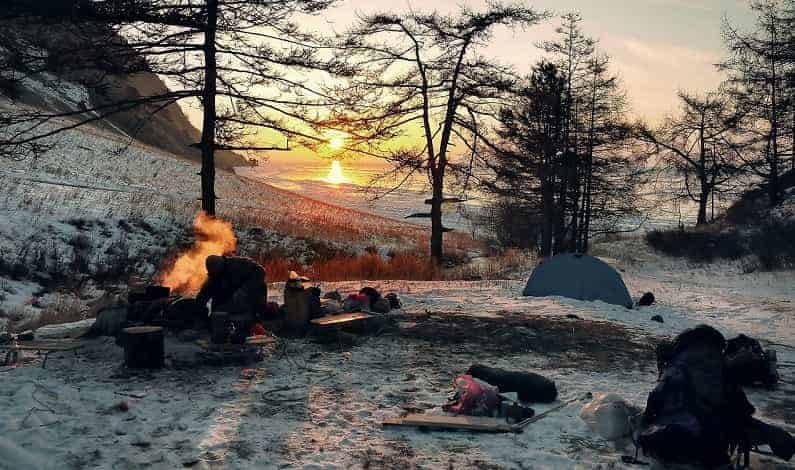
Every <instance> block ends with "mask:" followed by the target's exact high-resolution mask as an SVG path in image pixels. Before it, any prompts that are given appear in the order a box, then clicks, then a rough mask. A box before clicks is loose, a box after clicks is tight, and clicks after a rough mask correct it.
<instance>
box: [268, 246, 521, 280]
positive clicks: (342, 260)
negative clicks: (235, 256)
mask: <svg viewBox="0 0 795 470" xmlns="http://www.w3.org/2000/svg"><path fill="white" fill-rule="evenodd" d="M535 259H536V258H535V256H534V255H532V254H530V253H527V252H522V251H519V250H510V251H508V252H506V253H504V254H503V255H500V256H494V257H490V258H486V259H481V260H478V261H477V262H474V263H469V264H465V265H462V266H457V267H454V268H448V269H444V268H441V267H438V266H434V264H433V263H432V262H431V259H430V257H428V256H425V255H424V254H422V253H421V252H403V253H398V254H396V255H394V256H390V257H383V256H381V255H379V254H377V253H365V254H363V255H360V256H335V257H333V258H330V259H325V260H318V261H315V262H313V263H310V264H309V265H302V264H301V263H299V262H297V261H295V260H291V259H286V258H281V257H276V258H270V259H265V258H261V259H258V260H257V261H259V262H260V263H261V264H262V265H263V266H264V267H265V270H266V272H267V275H268V282H282V281H286V280H287V276H288V273H289V272H290V271H296V272H298V273H301V274H303V275H305V276H307V277H309V278H311V279H312V280H315V281H326V282H339V281H357V280H364V279H366V280H369V281H383V280H405V281H457V280H477V279H507V278H510V277H511V275H514V274H515V273H518V272H523V271H524V270H527V269H529V268H531V267H532V266H533V265H534V264H535Z"/></svg>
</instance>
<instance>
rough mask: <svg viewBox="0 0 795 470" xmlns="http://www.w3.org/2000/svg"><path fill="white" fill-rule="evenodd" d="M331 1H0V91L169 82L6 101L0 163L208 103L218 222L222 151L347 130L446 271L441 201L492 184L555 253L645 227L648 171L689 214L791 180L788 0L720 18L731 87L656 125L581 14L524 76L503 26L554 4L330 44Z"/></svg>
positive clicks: (508, 210)
mask: <svg viewBox="0 0 795 470" xmlns="http://www.w3.org/2000/svg"><path fill="white" fill-rule="evenodd" d="M334 3H335V2H334V0H267V1H265V0H246V1H242V0H190V1H189V0H108V1H105V2H95V1H91V0H57V1H55V2H48V3H47V5H46V7H44V6H43V5H42V3H41V2H38V1H36V0H9V2H8V6H7V7H4V8H5V9H4V11H3V12H0V23H2V24H3V28H0V39H2V43H3V44H4V45H3V47H2V50H0V95H2V96H4V97H5V98H7V99H12V100H13V99H14V98H15V97H14V93H15V89H16V88H17V87H18V86H20V85H21V84H22V83H24V81H25V80H28V79H30V78H31V77H37V76H41V74H42V73H45V72H54V73H57V74H58V75H60V76H65V77H69V79H70V80H75V81H78V82H80V83H81V84H82V85H84V86H86V87H90V88H93V89H95V90H96V92H97V93H100V94H101V93H102V90H103V88H107V87H108V86H111V85H112V84H113V83H114V82H113V79H114V78H115V79H118V78H119V77H124V76H134V75H135V74H140V73H144V72H145V73H152V74H156V75H158V76H160V77H163V78H165V79H167V80H168V81H169V84H170V87H169V89H168V91H167V92H163V93H158V94H152V95H149V96H141V97H139V98H136V99H134V100H129V99H124V100H117V101H113V100H110V101H107V100H106V101H103V102H102V104H95V103H87V104H86V105H85V106H82V107H81V108H80V109H77V110H64V111H63V112H45V111H42V110H40V109H35V108H26V107H16V108H12V109H11V110H3V111H0V126H2V132H0V156H5V157H7V158H20V157H24V156H29V155H36V154H40V153H42V152H44V151H45V150H46V142H47V138H48V137H51V136H53V135H56V134H57V133H58V132H62V131H64V130H68V129H72V128H75V127H79V126H81V125H86V124H91V123H94V122H97V121H101V120H102V119H105V118H107V117H108V116H112V115H113V114H114V113H120V112H125V111H127V110H130V109H137V108H142V109H144V110H145V111H146V113H148V115H154V114H156V113H158V112H160V111H162V110H163V109H165V108H167V107H168V106H172V105H175V104H178V103H181V102H190V103H194V104H196V103H197V104H198V106H199V107H200V109H201V112H202V127H201V139H200V141H199V142H195V143H193V145H194V146H196V147H198V148H199V149H201V152H202V168H201V173H200V180H201V184H200V186H201V202H202V209H203V210H205V211H206V212H207V213H209V214H214V213H215V206H216V197H215V193H214V180H215V153H216V152H217V151H219V150H231V151H237V152H252V153H254V154H261V153H264V152H270V151H279V150H284V149H288V148H289V146H288V145H286V144H282V143H281V142H285V141H290V142H293V143H294V144H298V145H303V146H305V147H307V148H310V149H311V148H317V147H318V146H322V145H325V144H328V140H329V138H328V137H327V136H328V135H329V134H328V132H329V131H334V132H338V133H344V135H345V136H346V141H345V146H344V147H345V148H344V149H343V150H342V151H344V152H346V153H350V154H359V155H368V156H372V157H378V158H381V159H384V160H385V161H387V162H389V163H390V164H391V168H392V171H390V172H389V173H388V174H387V175H384V176H385V177H387V176H388V177H392V178H393V179H394V184H395V186H399V185H401V184H405V183H406V182H407V181H409V180H410V179H411V178H417V177H420V178H423V179H425V180H426V181H427V183H428V187H429V191H430V195H431V197H430V199H429V200H428V201H427V202H428V204H429V206H430V209H429V211H428V213H427V214H424V215H425V216H427V217H429V218H430V219H431V237H430V247H429V251H430V254H431V256H432V257H433V258H434V259H435V260H436V261H437V262H442V260H443V258H444V244H443V236H444V233H445V232H446V231H447V230H448V229H447V228H446V227H444V225H443V210H442V208H443V205H444V203H445V202H449V201H457V200H462V199H465V198H466V195H467V193H469V192H471V191H479V192H484V193H487V194H489V195H490V200H491V201H492V203H491V205H490V206H489V208H490V211H489V217H488V220H489V221H490V222H491V225H492V226H493V227H494V231H495V233H496V234H497V237H498V238H499V239H500V241H502V242H503V243H505V244H510V245H517V246H522V247H525V248H534V249H538V250H539V252H540V253H541V254H542V255H545V256H546V255H552V254H554V253H559V252H565V251H577V252H587V251H588V249H589V247H590V244H591V240H592V239H593V237H594V236H597V235H599V234H603V233H610V232H615V231H620V230H626V229H629V228H628V227H627V221H641V220H642V216H643V211H642V208H641V207H640V204H639V201H641V200H642V199H643V198H642V195H641V192H642V191H643V188H644V186H645V184H646V183H647V178H648V175H649V173H650V168H652V167H653V166H658V167H659V166H661V165H662V166H664V167H665V168H667V169H668V170H669V171H672V172H675V174H676V175H678V176H679V181H681V182H682V183H683V184H682V185H681V186H682V187H683V190H682V192H681V193H677V196H678V197H682V198H689V199H692V200H694V201H696V202H697V203H698V207H699V210H698V220H697V223H698V224H705V223H706V222H707V205H708V202H709V200H710V198H714V196H715V195H716V194H725V193H730V192H736V191H737V190H738V189H739V188H747V187H749V186H750V185H752V184H761V185H762V186H763V187H764V188H765V190H766V192H767V194H768V198H769V202H770V204H771V205H774V204H777V203H778V202H779V201H781V199H782V198H783V196H784V191H783V187H782V183H781V176H782V175H783V173H784V172H786V171H787V170H788V169H789V168H790V167H789V165H792V164H795V160H793V153H795V92H794V91H793V90H795V86H793V83H795V81H794V80H793V63H795V36H793V33H792V31H793V28H792V25H793V24H792V23H793V21H795V8H793V6H795V0H787V1H781V2H773V1H765V2H753V3H752V8H753V9H754V11H755V12H756V13H757V18H758V23H757V27H756V29H755V30H753V31H751V32H742V31H739V30H738V29H736V28H734V27H733V26H732V25H731V24H730V23H729V22H728V21H726V22H725V25H724V39H725V42H726V45H727V49H728V51H729V54H728V56H727V57H726V58H725V60H724V61H723V62H722V63H721V64H719V68H720V69H721V70H722V71H724V72H725V74H726V82H725V83H724V84H723V85H722V86H721V87H720V89H718V90H715V91H711V92H706V93H703V94H698V93H693V92H685V91H682V92H680V94H679V98H680V102H681V111H680V113H679V114H677V115H675V116H671V117H669V118H667V119H665V120H664V122H663V123H661V124H660V125H659V126H656V127H651V126H649V125H647V124H645V123H643V122H632V121H631V118H630V110H629V106H628V99H627V96H626V92H625V91H624V89H623V87H622V84H621V81H620V79H619V76H618V74H617V73H616V72H615V71H614V70H612V67H611V59H610V57H609V56H608V55H606V54H604V52H603V51H600V50H599V47H598V41H597V40H596V39H594V38H591V37H588V35H587V34H586V33H585V32H584V31H583V28H582V26H581V23H582V18H581V17H580V16H579V15H578V14H576V13H570V14H566V15H563V16H562V17H560V27H559V28H558V29H557V32H556V37H555V38H554V39H552V40H550V41H546V42H543V43H541V44H537V45H535V46H537V47H538V48H540V49H541V50H542V51H543V52H544V58H543V59H542V60H541V61H540V62H539V63H537V64H536V65H535V66H534V67H533V68H532V70H530V71H529V73H527V74H526V75H523V74H522V73H520V72H517V71H516V70H514V69H513V68H512V67H510V66H507V65H505V64H501V63H500V62H498V61H496V60H494V59H492V58H489V57H487V56H486V55H485V54H484V49H485V48H486V47H487V46H488V45H489V43H490V41H491V39H492V37H493V34H494V32H495V31H496V30H497V29H498V28H528V27H532V26H535V25H537V24H539V23H541V22H543V21H547V20H549V19H550V18H552V14H551V13H550V12H546V11H539V10H536V9H533V8H531V7H529V6H527V5H525V4H524V3H522V2H516V3H506V2H493V3H490V4H488V5H487V6H486V7H485V8H483V9H481V10H475V9H471V8H468V7H459V8H458V9H457V10H455V11H454V12H452V13H449V14H442V13H439V12H435V11H434V12H420V11H415V10H411V11H407V12H384V13H376V14H370V15H363V16H360V17H358V18H356V20H355V22H354V24H353V25H352V26H350V27H349V28H348V29H347V30H345V31H343V32H341V33H338V34H336V35H333V36H322V35H319V34H317V33H311V32H308V31H305V30H304V28H302V27H301V24H300V19H301V18H303V17H304V15H313V14H319V13H322V12H323V11H325V10H326V9H328V8H330V7H331V6H333V5H334ZM46 30H49V31H58V34H57V35H56V36H53V35H51V34H49V35H48V34H46V33H44V31H46ZM53 37H57V38H58V39H57V40H53V39H52V38H53ZM528 47H529V48H530V47H534V46H533V45H528ZM43 51H46V52H43ZM59 58H60V59H61V60H58V59H59ZM64 59H65V60H64ZM315 74H322V76H323V77H326V79H325V80H317V79H313V80H310V79H309V77H310V76H316V75H315ZM53 86H57V85H53ZM630 225H631V224H630Z"/></svg>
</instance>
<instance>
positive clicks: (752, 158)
mask: <svg viewBox="0 0 795 470" xmlns="http://www.w3.org/2000/svg"><path fill="white" fill-rule="evenodd" d="M751 8H752V10H753V11H754V12H755V13H756V14H757V21H756V29H755V30H753V31H751V32H743V31H740V30H739V29H737V28H736V27H734V26H733V25H731V24H730V23H729V22H728V21H725V22H724V28H723V29H724V31H723V35H724V42H725V43H726V46H727V48H728V49H729V56H728V57H727V58H726V59H725V60H724V61H723V62H722V63H721V64H719V69H720V70H722V71H724V72H726V73H727V74H728V79H727V82H726V86H727V88H728V89H729V90H730V91H731V93H732V94H733V96H734V97H735V100H736V103H737V107H738V108H740V109H744V110H746V113H745V119H743V121H741V122H740V123H739V126H738V128H739V129H738V130H739V131H741V132H743V134H744V135H745V136H746V137H745V138H746V139H747V140H749V141H754V142H755V143H756V145H755V146H748V147H746V149H745V151H744V152H743V155H742V157H743V158H744V159H745V160H746V163H748V165H746V167H747V168H748V169H749V170H750V171H751V172H753V174H754V175H755V176H757V177H758V178H759V179H760V180H761V183H762V185H763V186H764V187H766V189H767V194H768V202H769V204H770V206H775V205H776V204H778V203H779V202H780V201H781V200H782V197H783V188H782V184H781V175H782V173H783V171H785V170H786V162H787V160H788V159H792V157H793V155H792V153H791V152H787V145H786V144H787V140H788V139H789V138H790V137H791V138H792V139H793V140H792V142H790V144H791V145H790V147H791V148H792V149H795V134H791V132H787V130H788V129H790V131H792V129H795V126H792V125H791V123H790V121H791V120H792V119H795V114H793V112H792V106H793V103H792V101H791V99H790V98H791V97H792V95H793V93H792V89H793V86H792V83H793V82H792V79H793V65H795V47H793V44H795V40H793V34H792V26H793V24H795V21H792V19H791V18H790V16H791V15H790V14H788V13H787V9H786V8H785V6H784V5H783V3H782V2H780V1H777V0H763V1H754V2H751Z"/></svg>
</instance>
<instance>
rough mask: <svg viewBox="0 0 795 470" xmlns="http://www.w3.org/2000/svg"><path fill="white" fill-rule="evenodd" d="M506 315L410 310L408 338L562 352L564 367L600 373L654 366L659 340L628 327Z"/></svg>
mask: <svg viewBox="0 0 795 470" xmlns="http://www.w3.org/2000/svg"><path fill="white" fill-rule="evenodd" d="M498 315H500V318H476V317H471V316H467V315H459V314H448V313H423V314H406V315H403V316H402V317H401V318H400V334H401V336H403V337H405V338H410V339H415V340H420V341H426V342H429V343H433V344H435V345H439V346H445V345H446V346H449V347H451V348H452V349H453V350H454V351H455V350H457V349H460V350H462V351H464V350H467V349H469V350H473V351H481V352H485V353H493V354H517V353H536V354H540V355H547V356H550V355H552V356H557V359H558V360H557V363H558V364H559V367H562V368H583V367H586V368H588V369H590V370H594V371H605V370H612V369H615V368H616V366H624V367H632V368H639V367H643V366H647V367H654V365H655V364H656V363H655V353H654V350H655V347H656V345H657V342H658V340H657V339H656V338H654V337H651V336H640V337H639V336H638V334H637V332H635V331H630V330H629V329H627V328H626V327H624V326H622V325H618V324H616V323H610V322H601V321H592V320H583V319H579V318H567V317H550V316H541V315H527V314H516V313H511V312H500V313H499V314H498Z"/></svg>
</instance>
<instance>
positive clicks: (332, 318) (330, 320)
mask: <svg viewBox="0 0 795 470" xmlns="http://www.w3.org/2000/svg"><path fill="white" fill-rule="evenodd" d="M368 318H373V316H372V315H369V314H367V313H361V312H354V313H342V314H340V315H327V316H325V317H320V318H315V319H314V320H312V321H311V322H310V323H312V324H313V325H317V326H321V327H327V326H345V325H350V324H352V323H356V322H359V321H362V320H367V319H368Z"/></svg>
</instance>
